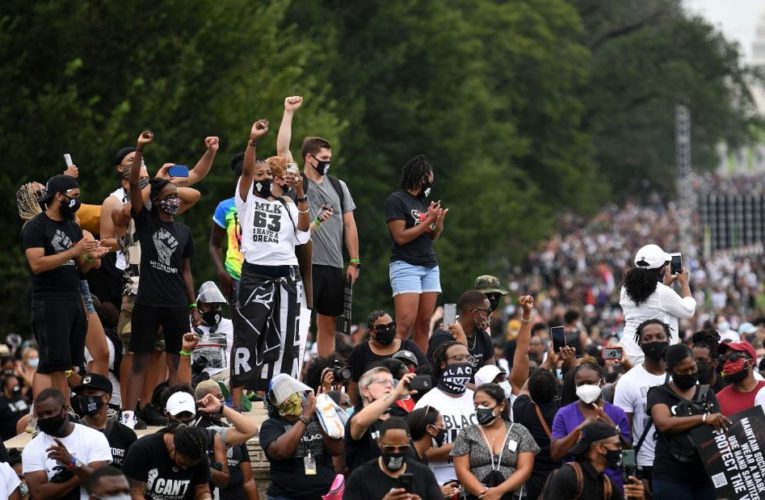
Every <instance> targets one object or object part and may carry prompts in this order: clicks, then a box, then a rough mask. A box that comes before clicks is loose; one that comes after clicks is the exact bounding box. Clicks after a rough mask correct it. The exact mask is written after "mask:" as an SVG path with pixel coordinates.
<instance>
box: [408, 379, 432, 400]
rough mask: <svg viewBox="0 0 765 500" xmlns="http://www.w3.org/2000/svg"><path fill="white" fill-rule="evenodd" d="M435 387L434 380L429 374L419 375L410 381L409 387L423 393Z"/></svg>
mask: <svg viewBox="0 0 765 500" xmlns="http://www.w3.org/2000/svg"><path fill="white" fill-rule="evenodd" d="M432 388H433V381H432V379H431V378H430V376H429V375H417V376H416V377H414V378H413V379H412V381H411V382H409V389H410V390H412V391H417V393H418V394H420V395H422V394H425V393H426V392H428V391H429V390H430V389H432Z"/></svg>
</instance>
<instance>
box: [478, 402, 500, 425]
mask: <svg viewBox="0 0 765 500" xmlns="http://www.w3.org/2000/svg"><path fill="white" fill-rule="evenodd" d="M494 408H496V406H495V407H494ZM494 408H482V407H480V406H479V407H478V408H476V409H475V418H476V420H478V424H479V425H489V424H491V423H492V422H494V421H495V420H496V419H497V416H496V415H495V414H494Z"/></svg>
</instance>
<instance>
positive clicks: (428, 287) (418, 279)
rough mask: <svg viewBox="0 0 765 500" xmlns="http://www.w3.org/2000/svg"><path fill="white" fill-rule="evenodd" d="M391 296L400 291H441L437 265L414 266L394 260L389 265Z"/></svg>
mask: <svg viewBox="0 0 765 500" xmlns="http://www.w3.org/2000/svg"><path fill="white" fill-rule="evenodd" d="M389 275H390V286H391V288H392V289H393V296H394V297H395V296H396V295H398V294H400V293H429V292H430V293H441V273H440V271H439V270H438V266H435V267H425V266H414V265H412V264H408V263H406V262H404V261H403V260H396V261H393V262H391V263H390V266H389Z"/></svg>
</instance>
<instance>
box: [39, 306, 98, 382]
mask: <svg viewBox="0 0 765 500" xmlns="http://www.w3.org/2000/svg"><path fill="white" fill-rule="evenodd" d="M87 329H88V320H87V318H86V317H85V308H84V305H83V303H82V298H81V297H79V296H78V297H77V298H72V299H64V300H46V299H32V332H33V333H34V336H35V340H37V346H38V349H39V350H40V364H39V365H38V367H37V371H38V372H39V373H54V372H63V371H66V370H71V369H72V368H73V367H75V366H81V365H82V363H83V361H84V358H85V334H86V332H87Z"/></svg>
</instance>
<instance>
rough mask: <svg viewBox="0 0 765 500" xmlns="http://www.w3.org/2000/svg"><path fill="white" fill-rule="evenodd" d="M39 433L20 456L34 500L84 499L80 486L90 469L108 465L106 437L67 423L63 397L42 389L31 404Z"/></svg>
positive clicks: (86, 428) (88, 475)
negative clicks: (32, 404)
mask: <svg viewBox="0 0 765 500" xmlns="http://www.w3.org/2000/svg"><path fill="white" fill-rule="evenodd" d="M34 411H35V415H36V416H37V426H38V427H39V429H40V432H39V433H38V434H37V436H35V437H34V438H33V439H32V440H31V441H30V442H29V444H27V445H26V446H25V447H24V451H23V453H22V455H21V460H22V470H23V472H24V479H25V480H26V482H27V485H28V486H29V492H30V494H31V495H32V496H33V497H34V498H35V499H38V500H45V499H49V498H50V499H53V498H55V499H60V498H64V499H76V498H80V500H87V498H88V494H87V493H86V491H85V488H83V487H81V485H84V484H85V483H86V482H87V480H88V478H89V477H90V475H91V474H92V473H93V471H94V470H96V469H98V468H100V467H103V466H105V465H107V464H109V463H110V462H111V460H112V450H111V448H110V447H109V442H108V441H107V440H106V436H104V435H103V434H102V433H100V432H98V431H97V430H95V429H90V428H89V427H85V426H84V425H80V424H74V423H72V422H70V421H69V415H68V414H67V412H66V408H65V406H64V395H63V394H62V393H61V391H59V390H58V389H52V388H51V389H45V390H44V391H42V392H40V394H38V395H37V398H36V399H35V403H34Z"/></svg>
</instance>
